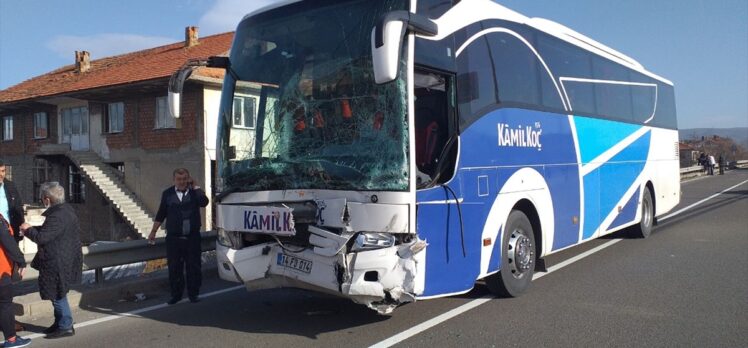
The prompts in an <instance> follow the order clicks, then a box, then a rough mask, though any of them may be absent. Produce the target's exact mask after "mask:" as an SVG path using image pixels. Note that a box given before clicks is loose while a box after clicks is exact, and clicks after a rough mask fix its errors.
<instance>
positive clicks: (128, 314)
mask: <svg viewBox="0 0 748 348" xmlns="http://www.w3.org/2000/svg"><path fill="white" fill-rule="evenodd" d="M243 288H244V285H237V286H232V287H230V288H226V289H221V290H216V291H213V292H209V293H207V294H202V295H200V298H201V299H204V298H208V297H212V296H216V295H220V294H224V293H227V292H230V291H234V290H238V289H243ZM185 301H186V300H183V302H185ZM183 302H180V303H183ZM180 303H177V304H175V305H174V306H178V305H179V304H180ZM171 306H172V305H169V304H166V303H162V304H158V305H155V306H150V307H145V308H140V309H136V310H134V311H130V312H125V313H116V312H115V313H114V314H112V315H109V316H106V317H101V318H97V319H93V320H89V321H85V322H82V323H80V324H75V328H76V329H80V328H83V327H86V326H91V325H96V324H101V323H104V322H107V321H111V320H115V319H121V318H128V317H129V318H142V316H141V315H140V314H142V313H147V312H151V311H155V310H157V309H161V308H165V307H171ZM97 309H99V310H103V309H101V308H97ZM44 336H45V335H44V334H42V333H36V334H32V335H28V336H22V337H24V338H31V339H34V338H40V337H44Z"/></svg>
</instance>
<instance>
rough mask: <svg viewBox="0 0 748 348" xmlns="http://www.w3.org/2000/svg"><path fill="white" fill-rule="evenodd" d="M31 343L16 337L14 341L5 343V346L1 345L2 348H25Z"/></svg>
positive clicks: (26, 339)
mask: <svg viewBox="0 0 748 348" xmlns="http://www.w3.org/2000/svg"><path fill="white" fill-rule="evenodd" d="M29 343H31V339H30V338H23V337H21V336H16V340H15V341H13V342H11V341H7V340H6V341H5V344H3V347H4V348H18V347H26V346H28V345H29Z"/></svg>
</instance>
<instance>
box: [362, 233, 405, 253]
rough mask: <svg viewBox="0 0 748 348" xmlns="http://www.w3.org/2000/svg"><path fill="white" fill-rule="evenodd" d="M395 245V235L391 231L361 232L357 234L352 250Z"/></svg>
mask: <svg viewBox="0 0 748 348" xmlns="http://www.w3.org/2000/svg"><path fill="white" fill-rule="evenodd" d="M393 245H395V236H393V235H391V234H389V233H375V232H361V233H359V234H358V236H356V241H355V242H354V243H353V247H352V248H351V251H364V250H374V249H382V248H389V247H391V246H393Z"/></svg>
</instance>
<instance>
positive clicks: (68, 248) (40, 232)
mask: <svg viewBox="0 0 748 348" xmlns="http://www.w3.org/2000/svg"><path fill="white" fill-rule="evenodd" d="M40 190H41V198H42V203H44V206H45V207H47V210H45V211H44V213H43V214H42V215H44V217H45V219H44V224H43V225H42V227H40V228H39V229H36V228H34V227H31V225H29V224H27V223H24V224H22V225H21V230H22V231H23V234H24V236H26V237H28V238H29V239H30V240H32V241H33V242H34V243H36V245H37V246H38V247H39V250H38V251H37V252H36V256H35V257H34V260H33V261H32V262H31V267H33V268H35V269H37V270H39V295H40V296H41V298H42V299H43V300H50V301H52V307H54V315H55V322H54V324H52V326H50V327H48V328H47V329H46V330H44V333H46V334H47V338H59V337H65V336H72V335H75V329H74V328H73V314H72V312H71V311H70V304H69V303H68V298H67V294H68V291H69V290H70V286H71V285H75V284H79V283H80V282H81V276H82V269H83V254H82V252H81V240H80V224H79V223H78V216H76V215H75V210H73V207H71V206H70V204H67V203H65V188H63V187H62V186H61V185H60V184H59V183H56V182H45V183H43V184H42V185H41V187H40Z"/></svg>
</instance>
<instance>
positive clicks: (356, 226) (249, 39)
mask: <svg viewBox="0 0 748 348" xmlns="http://www.w3.org/2000/svg"><path fill="white" fill-rule="evenodd" d="M211 64H212V66H219V67H223V68H225V69H227V74H226V77H225V82H224V86H223V91H222V101H221V111H220V116H219V117H220V120H219V129H218V155H217V156H218V163H217V167H218V173H219V177H220V178H219V180H218V181H219V182H218V186H219V188H218V190H219V192H220V194H219V195H218V196H217V197H216V200H217V202H218V205H217V227H218V231H219V241H218V245H217V254H218V263H219V267H218V268H219V271H220V275H221V277H222V278H224V279H228V280H232V281H236V282H240V283H243V284H245V285H246V286H247V288H248V289H262V288H276V287H298V288H306V289H312V290H316V291H323V292H327V293H332V294H337V295H340V296H344V297H348V298H350V299H352V300H353V301H356V302H358V303H361V304H365V305H367V306H369V307H371V308H372V309H375V310H377V311H379V312H382V313H386V312H389V311H391V310H392V309H393V308H395V307H396V306H397V305H399V304H402V303H406V302H411V301H415V300H416V299H427V298H435V297H443V296H449V295H454V294H461V293H465V292H468V291H470V290H471V289H472V288H473V286H474V284H475V283H476V281H477V280H479V279H484V280H485V282H486V284H487V285H488V287H489V288H490V289H491V290H492V291H493V292H495V293H496V294H497V295H502V296H517V295H519V294H521V293H522V292H523V291H525V290H526V289H527V287H528V286H529V284H530V281H531V279H532V276H533V272H534V271H535V270H536V268H537V267H539V265H542V260H543V258H544V257H545V256H547V255H549V254H552V253H555V252H558V251H560V250H563V249H565V248H568V247H571V246H574V245H578V244H580V243H583V242H586V241H589V240H592V239H595V238H597V237H600V236H602V235H606V234H609V233H612V232H615V231H618V230H621V229H624V228H628V229H629V230H630V231H631V232H632V233H634V234H638V235H639V236H641V237H646V236H648V235H649V234H650V232H651V229H652V226H653V225H654V224H655V222H656V219H657V216H660V215H662V214H664V213H666V212H667V211H669V210H670V209H672V208H673V207H674V206H675V205H676V204H677V203H678V202H679V200H680V186H679V185H680V184H679V171H678V133H677V127H676V116H675V102H674V92H673V85H672V83H671V82H669V81H668V80H666V79H664V78H661V77H659V76H657V75H655V74H653V73H651V72H649V71H647V70H646V69H645V68H644V67H642V66H641V65H640V64H639V63H637V62H636V61H635V60H633V59H632V58H629V57H627V56H625V55H624V54H621V53H619V52H617V51H615V50H613V49H611V48H609V47H606V46H604V45H602V44H600V43H598V42H596V41H594V40H592V39H590V38H587V37H585V36H583V35H581V34H579V33H577V32H574V31H573V30H571V29H568V28H566V27H564V26H562V25H560V24H556V23H553V22H551V21H548V20H544V19H539V18H528V17H525V16H523V15H521V14H518V13H516V12H513V11H511V10H509V9H507V8H505V7H503V6H501V5H499V4H497V3H495V2H492V1H488V0H462V1H457V0H453V1H449V0H447V1H444V0H418V1H416V0H382V1H370V0H346V1H338V0H336V1H325V0H322V1H287V2H284V3H281V4H277V5H274V6H271V7H268V8H265V9H262V10H260V11H257V12H254V13H251V14H249V15H247V16H246V17H245V18H244V19H243V20H242V21H241V23H240V24H239V25H238V28H237V30H236V36H235V38H234V42H233V45H232V48H231V52H230V55H229V57H228V58H222V59H221V58H217V59H213V60H212V63H211ZM177 85H178V84H177ZM541 267H542V266H541Z"/></svg>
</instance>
